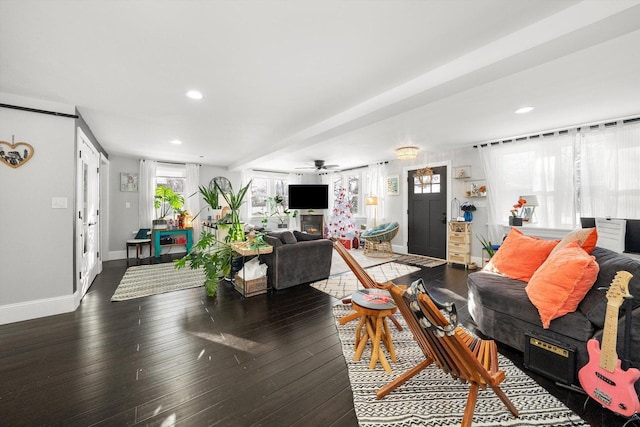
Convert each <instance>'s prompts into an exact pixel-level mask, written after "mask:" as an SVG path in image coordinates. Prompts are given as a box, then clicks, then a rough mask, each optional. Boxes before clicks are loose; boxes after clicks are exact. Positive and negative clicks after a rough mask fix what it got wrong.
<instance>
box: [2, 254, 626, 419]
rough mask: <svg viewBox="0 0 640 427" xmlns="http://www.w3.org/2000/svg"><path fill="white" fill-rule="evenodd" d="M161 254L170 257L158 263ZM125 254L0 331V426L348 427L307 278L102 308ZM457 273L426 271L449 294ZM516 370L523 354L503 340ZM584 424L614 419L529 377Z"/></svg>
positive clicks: (320, 309) (347, 405) (332, 332)
mask: <svg viewBox="0 0 640 427" xmlns="http://www.w3.org/2000/svg"><path fill="white" fill-rule="evenodd" d="M162 261H170V259H162ZM125 270H126V263H125V261H109V262H106V263H104V270H103V272H102V274H101V275H99V276H98V278H97V279H96V280H95V282H94V284H93V285H92V287H91V289H90V290H89V292H88V294H87V295H86V296H85V298H84V300H83V301H82V304H81V305H80V307H79V308H78V310H76V311H75V312H74V313H68V314H63V315H57V316H51V317H47V318H42V319H35V320H30V321H25V322H19V323H13V324H9V325H3V326H0V425H2V426H14V425H20V426H25V425H26V426H41V425H64V426H90V425H108V426H112V425H113V426H124V425H184V426H209V425H220V426H249V425H261V426H288V425H294V426H356V425H357V424H358V423H357V419H356V416H355V413H354V409H353V400H352V394H351V389H350V385H349V379H348V377H347V368H346V364H345V362H344V358H343V356H342V351H341V347H340V341H339V339H338V335H337V331H336V327H335V320H334V318H333V314H332V310H331V308H332V306H333V305H334V304H335V303H336V302H337V300H335V299H334V298H331V297H330V296H328V295H326V294H324V293H322V292H319V291H317V290H315V289H313V288H310V287H308V286H298V287H295V288H291V289H287V290H282V291H278V292H275V293H269V294H266V295H259V296H255V297H252V298H248V299H247V298H243V297H241V296H240V295H239V294H238V293H236V292H235V291H234V290H233V288H232V286H231V285H230V284H229V283H226V282H225V283H223V284H222V285H221V286H220V289H219V292H218V295H217V296H216V297H215V298H207V297H206V296H205V294H204V290H203V289H202V288H195V289H189V290H184V291H178V292H172V293H167V294H161V295H154V296H151V297H147V298H140V299H135V300H129V301H123V302H110V300H109V299H110V297H111V295H112V294H113V292H114V291H115V289H116V287H117V285H118V283H119V282H120V279H121V278H122V275H123V274H124V272H125ZM466 275H467V272H466V271H465V270H464V269H461V268H456V267H453V266H446V265H445V266H441V267H436V268H431V269H422V270H421V271H420V272H418V273H415V274H412V275H410V276H405V277H403V278H400V279H398V280H396V283H399V284H400V283H410V282H411V281H412V280H414V279H416V278H418V277H422V278H423V279H424V280H425V282H426V283H427V284H428V286H429V287H430V288H432V289H435V290H436V291H435V292H436V295H437V296H440V297H441V299H443V300H451V299H453V300H455V301H456V302H457V305H458V312H459V314H460V318H461V321H462V323H464V324H465V325H467V326H468V327H470V328H471V329H473V322H472V321H471V320H470V319H469V317H468V314H465V313H467V312H466V310H465V306H466V303H465V298H464V297H465V296H466ZM501 352H503V354H505V355H507V356H508V357H509V358H511V359H512V360H514V362H515V363H516V364H518V365H519V366H520V367H521V368H522V354H520V353H519V352H516V351H513V350H510V349H508V348H501ZM531 375H532V376H533V377H534V378H535V379H536V380H537V381H538V382H540V383H541V384H542V385H543V386H545V387H546V388H547V389H549V390H550V391H551V392H552V393H553V394H554V395H556V397H558V398H559V399H560V400H562V401H563V402H564V403H566V404H567V405H568V406H570V407H571V408H572V409H573V410H574V411H576V412H578V413H579V414H580V415H581V416H582V417H583V418H585V419H586V420H587V421H588V422H589V423H590V424H591V425H593V426H596V427H597V426H603V427H605V426H606V427H613V426H622V425H623V424H624V422H625V420H624V419H622V418H619V417H616V416H614V415H612V414H610V413H609V412H608V411H606V410H603V409H601V408H600V407H599V406H597V405H595V404H594V403H593V402H591V403H590V404H589V405H587V410H586V411H585V410H583V408H582V404H583V402H584V401H585V399H584V396H582V395H580V394H578V393H576V392H573V391H569V390H566V389H564V388H560V387H556V386H555V385H554V384H553V383H552V382H551V381H550V380H546V379H545V378H542V377H540V376H536V375H535V374H531Z"/></svg>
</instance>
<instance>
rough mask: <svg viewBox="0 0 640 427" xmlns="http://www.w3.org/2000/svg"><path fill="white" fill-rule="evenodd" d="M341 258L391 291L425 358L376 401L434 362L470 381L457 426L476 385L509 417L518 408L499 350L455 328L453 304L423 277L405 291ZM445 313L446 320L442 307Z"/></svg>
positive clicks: (469, 412)
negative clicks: (431, 291) (435, 295)
mask: <svg viewBox="0 0 640 427" xmlns="http://www.w3.org/2000/svg"><path fill="white" fill-rule="evenodd" d="M338 252H339V253H340V255H342V257H343V259H344V260H345V262H346V263H347V265H349V267H350V268H351V269H352V271H353V273H354V274H355V275H356V277H358V279H359V280H361V281H367V282H368V283H372V282H373V283H375V287H378V288H381V289H386V290H388V291H389V292H390V293H391V296H392V297H393V299H394V301H395V303H396V305H397V306H398V309H399V310H400V312H401V313H402V317H403V318H404V319H405V321H406V322H407V326H408V328H409V330H410V331H411V332H412V334H413V337H414V339H415V340H416V342H417V343H418V345H419V347H420V348H421V349H422V352H423V353H424V355H425V360H424V361H423V362H420V363H418V364H417V365H416V366H414V367H413V368H411V369H409V370H408V371H407V372H405V373H404V374H402V375H400V376H399V377H398V378H397V379H395V380H394V381H392V382H390V383H389V384H387V385H385V386H384V387H382V388H380V390H378V392H377V393H376V396H377V398H378V399H382V398H384V397H385V396H386V395H387V394H389V393H391V392H392V391H394V390H395V389H396V388H398V387H400V386H401V385H402V384H404V383H406V382H407V381H409V380H410V379H411V378H413V377H414V376H415V375H417V374H418V373H419V372H420V371H422V370H423V369H425V368H426V367H428V366H429V365H431V364H432V363H435V364H436V365H437V366H438V367H439V368H440V369H442V370H443V371H445V372H447V373H449V374H451V376H452V377H454V378H456V379H458V380H459V381H461V382H463V383H468V384H469V396H468V397H467V404H466V407H465V410H464V415H463V418H462V424H461V425H462V426H463V427H468V426H471V422H472V420H473V413H474V411H475V406H476V402H477V399H478V391H479V389H483V390H486V388H487V386H488V387H490V388H491V389H492V390H493V391H494V392H495V394H496V395H497V396H498V398H499V399H500V400H501V401H502V402H503V403H504V404H505V406H506V407H507V409H508V410H509V412H511V414H513V416H514V417H517V416H518V410H517V409H516V407H515V406H514V405H513V403H511V401H510V400H509V398H508V397H507V396H506V395H505V393H504V392H503V391H502V389H501V388H500V384H501V383H502V381H504V379H505V374H504V371H501V370H500V369H499V368H498V350H497V347H496V344H495V342H494V341H493V340H482V339H479V338H477V337H474V336H472V335H471V334H469V333H468V332H466V331H465V330H464V329H463V328H462V327H460V326H456V313H455V306H454V305H453V304H440V303H437V301H434V300H433V299H432V298H431V297H430V296H429V295H428V293H427V292H426V289H425V287H424V283H423V282H422V279H419V280H417V281H415V282H414V283H413V284H412V285H411V287H409V288H408V289H407V288H406V287H405V286H396V285H395V284H394V283H393V282H387V283H384V284H381V283H376V282H375V281H373V280H372V279H371V277H369V278H367V277H365V276H368V274H367V272H366V271H365V270H364V269H363V268H362V267H361V266H360V265H359V264H358V263H357V261H355V260H354V259H353V257H352V256H351V254H349V253H348V252H347V251H339V250H338ZM443 309H444V310H447V311H448V312H449V318H447V316H445V315H444V314H443V313H442V311H441V310H443Z"/></svg>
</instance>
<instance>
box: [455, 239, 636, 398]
mask: <svg viewBox="0 0 640 427" xmlns="http://www.w3.org/2000/svg"><path fill="white" fill-rule="evenodd" d="M591 255H593V256H595V258H596V262H597V263H598V265H599V267H600V272H599V273H598V278H597V280H596V282H595V283H594V285H593V286H592V287H591V289H590V290H589V292H588V293H587V295H586V296H585V298H584V299H583V300H582V302H581V303H580V304H579V306H578V309H577V310H576V311H575V312H573V313H569V314H566V315H564V316H562V317H559V318H557V319H554V320H552V321H551V325H550V327H549V328H548V329H543V327H542V323H541V321H540V316H539V314H538V311H537V309H536V307H535V306H534V305H533V304H532V303H531V302H530V301H529V298H528V297H527V293H526V292H525V286H526V285H527V284H526V283H525V282H521V281H518V280H513V279H509V278H507V277H504V276H500V275H498V274H495V273H490V272H485V271H479V272H474V273H471V274H469V276H468V279H467V285H468V292H469V294H468V296H469V299H468V307H469V313H470V314H471V317H472V318H473V320H474V321H475V323H476V324H477V326H478V328H479V330H480V331H481V332H482V333H483V334H485V335H487V336H488V337H490V338H493V339H495V340H496V341H499V342H502V343H504V344H507V345H508V346H510V347H513V348H516V349H518V350H520V351H524V350H525V333H531V334H533V335H535V336H541V337H545V338H548V339H550V340H553V341H555V342H560V343H563V344H568V345H569V346H572V347H575V350H576V371H577V370H579V369H580V368H581V367H582V366H583V365H585V364H586V363H587V361H588V360H589V355H588V353H587V349H586V343H587V341H588V340H589V339H591V338H597V339H598V340H599V341H601V339H602V332H603V327H604V318H605V312H606V305H607V298H606V295H605V291H604V290H599V289H598V288H603V287H608V286H609V284H610V283H611V282H612V280H613V278H614V277H615V275H616V273H617V272H618V271H621V270H625V271H628V272H629V273H631V274H632V275H633V278H632V279H631V281H630V282H629V292H630V293H631V294H632V295H633V296H634V297H635V298H634V299H633V310H632V312H631V315H632V330H631V346H630V349H629V354H630V359H631V366H633V367H636V368H640V262H638V261H636V260H634V259H631V258H629V257H628V256H626V255H624V254H619V253H616V252H613V251H610V250H608V249H604V248H600V247H596V248H595V249H594V250H593V252H592V253H591ZM619 315H620V316H619V321H618V340H617V352H618V356H619V358H622V356H623V354H624V353H623V345H624V339H623V336H624V330H625V310H624V309H623V308H620V311H619ZM574 381H577V376H575V378H574ZM639 383H640V381H639ZM636 389H637V390H640V384H636Z"/></svg>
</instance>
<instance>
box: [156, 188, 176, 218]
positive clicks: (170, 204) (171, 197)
mask: <svg viewBox="0 0 640 427" xmlns="http://www.w3.org/2000/svg"><path fill="white" fill-rule="evenodd" d="M153 206H154V207H155V208H156V213H157V214H158V219H164V218H165V217H166V216H167V215H168V214H169V212H171V211H174V212H179V211H180V210H181V209H182V207H183V206H184V197H182V196H181V195H179V194H176V193H175V192H174V191H173V190H172V189H171V188H170V187H165V186H164V185H160V186H158V187H156V193H155V197H154V199H153Z"/></svg>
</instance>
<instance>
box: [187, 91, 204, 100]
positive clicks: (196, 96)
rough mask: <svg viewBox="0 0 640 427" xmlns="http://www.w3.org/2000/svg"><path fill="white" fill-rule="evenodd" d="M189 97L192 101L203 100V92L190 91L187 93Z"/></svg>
mask: <svg viewBox="0 0 640 427" xmlns="http://www.w3.org/2000/svg"><path fill="white" fill-rule="evenodd" d="M187 97H189V98H191V99H202V92H200V91H198V90H190V91H189V92H187Z"/></svg>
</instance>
